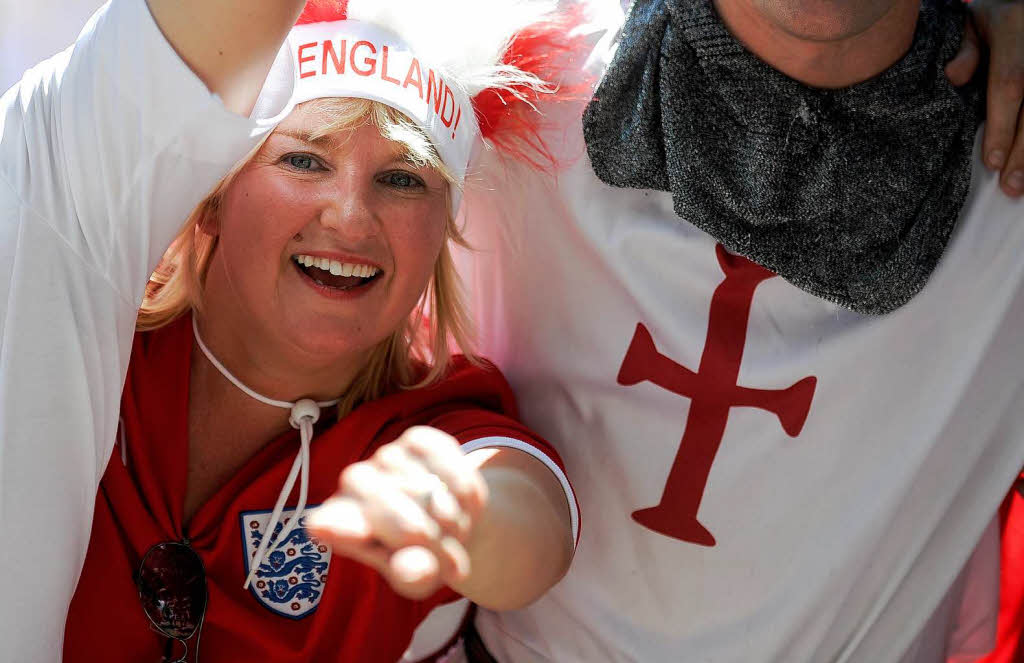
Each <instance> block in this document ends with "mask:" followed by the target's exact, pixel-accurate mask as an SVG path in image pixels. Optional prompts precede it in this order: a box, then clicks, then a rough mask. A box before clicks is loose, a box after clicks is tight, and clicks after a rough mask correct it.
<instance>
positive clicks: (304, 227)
mask: <svg viewBox="0 0 1024 663" xmlns="http://www.w3.org/2000/svg"><path fill="white" fill-rule="evenodd" d="M318 122H322V119H319V118H318V117H317V116H316V115H315V114H314V113H312V112H310V109H309V108H308V105H307V106H300V107H298V108H297V109H296V110H295V111H294V112H293V113H292V114H291V115H290V116H289V117H288V118H287V119H286V120H285V121H284V122H282V123H281V125H280V126H279V127H278V129H277V130H276V131H275V132H274V133H273V134H272V135H271V136H270V137H269V138H268V139H267V141H266V142H265V144H264V145H263V147H262V148H261V149H260V151H259V152H258V153H257V155H256V156H255V157H254V158H253V159H252V161H251V162H250V163H249V164H248V165H246V166H245V168H244V169H243V170H242V171H241V172H240V173H239V174H238V176H237V177H236V178H235V180H234V181H233V182H232V183H231V185H230V186H229V188H228V189H227V190H226V191H225V194H224V198H223V202H222V205H221V208H220V212H219V215H218V219H219V225H218V229H217V232H218V233H219V235H220V238H219V243H218V248H217V250H216V251H215V253H214V255H213V257H212V258H211V263H210V271H209V273H208V277H207V290H208V291H209V290H210V288H211V287H215V288H216V289H219V290H221V291H222V292H220V293H217V295H218V296H217V297H216V299H217V308H216V309H214V306H213V305H211V307H210V309H211V311H213V310H216V313H217V315H218V316H219V315H221V312H222V311H230V312H231V313H230V315H232V316H234V317H235V318H237V319H236V320H233V321H231V324H235V325H240V326H239V327H236V330H237V331H238V332H240V333H247V330H251V331H252V332H255V333H256V334H258V336H256V338H260V339H261V340H266V341H270V342H272V343H283V344H285V346H284V347H285V348H286V352H285V353H284V355H285V356H287V355H288V354H294V352H295V351H298V352H300V353H302V354H305V355H315V356H317V357H318V358H320V359H321V360H323V361H326V362H331V361H339V360H342V359H344V358H346V357H350V356H352V355H359V354H360V353H363V352H365V351H367V350H369V349H371V348H372V347H374V346H375V345H376V344H377V343H379V342H380V341H381V340H383V339H384V338H386V337H388V336H389V335H390V334H391V333H392V332H393V331H394V330H395V329H396V328H398V327H399V325H401V324H403V323H404V322H405V320H406V318H407V316H408V315H409V312H410V311H411V310H412V308H413V307H414V306H415V305H416V302H417V301H418V300H419V298H420V296H421V294H422V293H423V291H424V289H425V287H426V285H427V283H428V281H429V279H430V277H431V275H432V273H433V268H434V263H435V261H436V260H437V257H438V253H439V251H440V249H441V245H442V242H443V241H445V226H446V222H447V216H448V214H447V205H448V203H447V195H446V193H447V187H448V184H447V182H446V181H445V180H444V178H443V177H442V176H441V175H440V174H439V173H438V172H437V171H435V170H433V169H431V168H429V167H425V166H424V167H417V166H415V165H413V164H412V163H410V162H409V161H408V160H407V158H406V157H405V150H404V148H403V146H402V145H400V144H398V143H395V142H392V141H389V140H387V139H385V138H383V137H382V136H381V135H380V133H379V132H378V130H377V128H376V127H374V126H373V125H372V124H371V125H366V126H363V127H360V128H358V129H355V130H353V131H351V132H347V133H345V134H343V135H336V136H330V137H327V138H325V139H323V140H318V141H315V142H313V141H309V140H307V138H306V137H307V136H308V135H309V134H310V132H311V131H313V130H315V129H317V128H318V125H317V123H318ZM215 270H219V273H216V274H215ZM214 283H216V285H215V286H214ZM207 294H211V293H209V292H208V293H207ZM225 297H226V298H228V300H230V302H231V303H230V304H226V302H227V301H228V300H225V299H224V298H225ZM222 304H226V305H222Z"/></svg>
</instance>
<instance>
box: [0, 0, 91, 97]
mask: <svg viewBox="0 0 1024 663" xmlns="http://www.w3.org/2000/svg"><path fill="white" fill-rule="evenodd" d="M102 4H103V0H0V93H2V92H4V91H6V90H7V88H9V87H11V86H12V85H13V84H14V83H16V82H17V81H18V80H19V79H20V78H21V75H22V73H23V72H24V71H25V70H26V69H28V68H29V67H31V66H33V65H34V64H36V63H37V62H39V61H40V60H45V59H46V58H48V57H50V56H51V55H54V54H55V53H58V52H60V51H62V50H64V49H65V48H67V47H68V46H69V45H71V43H72V42H73V41H74V40H75V37H77V36H78V33H79V31H81V29H82V26H83V25H85V22H86V21H87V20H88V19H89V17H90V16H91V15H92V13H93V12H94V11H96V10H97V9H98V8H99V7H100V6H101V5H102Z"/></svg>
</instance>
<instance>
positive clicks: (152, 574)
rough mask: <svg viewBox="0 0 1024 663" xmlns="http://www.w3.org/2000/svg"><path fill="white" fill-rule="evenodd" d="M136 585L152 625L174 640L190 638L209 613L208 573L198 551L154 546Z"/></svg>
mask: <svg viewBox="0 0 1024 663" xmlns="http://www.w3.org/2000/svg"><path fill="white" fill-rule="evenodd" d="M136 582H137V584H138V588H139V600H140V601H141V602H142V609H143V610H145V611H146V616H148V617H149V619H150V621H151V622H153V625H154V626H156V627H157V628H158V629H160V630H161V631H162V632H163V633H164V635H166V636H169V637H171V638H176V639H179V640H187V639H188V638H191V637H192V634H193V633H195V631H196V629H197V628H198V627H199V624H200V622H201V621H202V619H203V612H204V611H205V610H206V572H205V571H204V570H203V562H202V560H200V559H199V556H198V555H196V553H195V551H194V550H192V549H191V548H189V547H188V546H186V545H184V544H181V543H161V544H157V545H155V546H153V547H152V548H150V549H149V552H147V553H146V556H145V557H144V558H143V560H142V564H141V565H140V566H139V575H138V579H137V581H136Z"/></svg>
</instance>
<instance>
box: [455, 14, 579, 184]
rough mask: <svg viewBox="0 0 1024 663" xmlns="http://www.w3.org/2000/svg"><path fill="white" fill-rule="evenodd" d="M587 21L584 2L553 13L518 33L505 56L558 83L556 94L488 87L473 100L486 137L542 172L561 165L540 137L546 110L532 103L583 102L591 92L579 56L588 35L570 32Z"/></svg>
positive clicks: (551, 81) (535, 73)
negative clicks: (543, 112)
mask: <svg viewBox="0 0 1024 663" xmlns="http://www.w3.org/2000/svg"><path fill="white" fill-rule="evenodd" d="M583 22H584V12H583V8H582V6H581V5H575V6H574V7H573V8H572V9H569V10H566V11H561V12H559V13H557V14H552V15H550V16H549V17H548V18H546V19H545V20H544V21H542V22H540V23H535V24H533V25H530V26H528V27H526V28H525V29H523V30H521V31H520V32H518V33H517V34H516V36H515V37H514V38H513V40H512V42H511V44H510V45H509V47H508V50H507V51H506V52H505V55H504V57H503V58H502V62H503V63H504V64H509V65H514V66H516V67H518V68H519V69H521V70H523V71H525V72H528V73H531V74H534V75H535V76H537V77H538V78H540V79H541V80H542V81H546V82H548V83H551V84H552V85H556V86H557V88H555V90H554V91H553V92H538V91H537V90H534V89H532V88H529V87H527V86H518V87H514V88H513V89H514V90H515V91H516V93H517V94H518V95H521V97H522V98H520V96H517V95H516V94H512V93H511V92H510V91H508V90H501V89H488V90H484V91H482V92H480V93H479V94H478V95H477V96H476V97H474V98H473V108H474V110H475V111H476V116H477V121H478V122H479V123H480V133H481V134H482V135H483V137H484V138H486V139H487V140H488V141H490V143H491V144H493V145H494V146H495V147H497V148H498V149H499V150H500V151H502V152H503V153H505V154H507V155H509V156H511V157H512V158H514V159H516V160H519V161H522V162H525V163H527V164H529V165H531V166H533V167H534V168H536V169H537V170H541V171H549V172H550V171H553V170H555V169H557V168H558V166H559V163H558V160H557V159H556V158H555V156H554V154H553V153H552V152H551V150H550V149H549V148H548V146H547V145H546V144H545V143H544V140H543V138H542V137H541V131H542V130H543V129H544V126H545V123H544V117H543V115H542V112H541V111H538V110H537V109H535V108H533V107H531V104H534V105H536V106H537V107H538V108H540V104H542V103H543V104H544V106H545V107H548V108H550V107H551V104H553V103H565V102H581V101H584V100H586V99H587V98H588V96H587V95H588V94H589V92H590V88H591V83H592V81H591V80H586V79H584V80H580V79H579V72H580V69H581V68H580V66H579V61H578V60H579V58H580V57H582V54H583V50H584V48H583V47H584V46H585V44H586V37H584V36H576V37H570V36H569V33H570V32H571V31H572V30H573V29H574V28H576V27H577V26H579V25H581V24H582V23H583ZM566 74H568V76H566ZM572 78H575V79H576V80H571V79H572ZM564 79H569V82H567V81H566V80H564Z"/></svg>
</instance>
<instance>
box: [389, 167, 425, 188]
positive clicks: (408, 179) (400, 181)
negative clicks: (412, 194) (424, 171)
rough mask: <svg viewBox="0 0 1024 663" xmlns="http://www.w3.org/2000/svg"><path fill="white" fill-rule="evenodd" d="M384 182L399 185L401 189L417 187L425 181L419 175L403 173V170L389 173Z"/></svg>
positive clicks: (394, 185)
mask: <svg viewBox="0 0 1024 663" xmlns="http://www.w3.org/2000/svg"><path fill="white" fill-rule="evenodd" d="M382 179H383V180H384V183H385V184H387V185H389V186H393V187H397V188H399V189H411V188H415V187H421V186H423V182H422V181H420V179H419V178H418V177H415V176H413V175H410V174H409V173H403V172H401V171H399V172H394V173H388V174H387V175H385V176H384V177H383V178H382Z"/></svg>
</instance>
